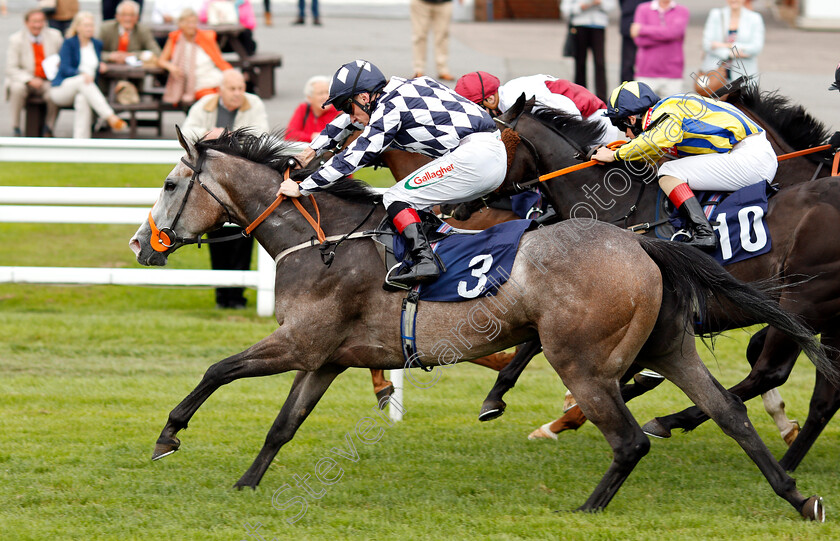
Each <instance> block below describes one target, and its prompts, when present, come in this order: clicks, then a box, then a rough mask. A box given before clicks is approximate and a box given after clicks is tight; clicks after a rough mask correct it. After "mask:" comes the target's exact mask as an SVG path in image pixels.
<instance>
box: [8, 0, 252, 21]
mask: <svg viewBox="0 0 840 541" xmlns="http://www.w3.org/2000/svg"><path fill="white" fill-rule="evenodd" d="M266 2H268V0H266ZM8 14H9V7H8V6H7V2H6V0H0V17H5V16H6V15H8Z"/></svg>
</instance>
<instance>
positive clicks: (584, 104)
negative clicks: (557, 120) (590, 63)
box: [545, 79, 607, 118]
mask: <svg viewBox="0 0 840 541" xmlns="http://www.w3.org/2000/svg"><path fill="white" fill-rule="evenodd" d="M545 86H547V87H548V89H549V90H551V91H552V92H553V93H554V94H563V95H564V96H566V97H567V98H569V99H570V100H572V101H573V102H575V105H576V106H577V108H578V111H580V116H582V117H583V118H588V117H590V116H592V114H593V113H594V112H595V111H598V110H600V109H606V108H607V104H606V103H604V102H603V101H601V100H600V98H598V96H596V95H595V94H593V93H592V92H590V91H588V90H587V89H585V88H584V87H582V86H580V85H576V84H575V83H573V82H571V81H567V80H565V79H557V80H554V81H546V82H545Z"/></svg>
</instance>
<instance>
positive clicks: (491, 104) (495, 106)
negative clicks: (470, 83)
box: [479, 92, 501, 116]
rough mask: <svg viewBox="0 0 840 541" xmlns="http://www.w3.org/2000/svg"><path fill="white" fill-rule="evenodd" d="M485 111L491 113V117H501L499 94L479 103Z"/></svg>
mask: <svg viewBox="0 0 840 541" xmlns="http://www.w3.org/2000/svg"><path fill="white" fill-rule="evenodd" d="M479 105H481V106H482V107H484V109H485V110H486V111H487V112H488V113H490V116H499V115H500V114H501V111H499V93H498V92H496V93H495V94H492V95H490V96H487V97H486V98H484V99H483V100H482V101H481V103H479Z"/></svg>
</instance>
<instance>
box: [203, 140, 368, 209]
mask: <svg viewBox="0 0 840 541" xmlns="http://www.w3.org/2000/svg"><path fill="white" fill-rule="evenodd" d="M283 135H284V133H283V132H282V131H277V132H271V133H261V134H257V133H255V132H254V131H253V130H252V129H250V128H238V129H236V130H233V131H228V130H225V132H224V133H223V134H222V135H220V136H219V137H218V138H216V139H203V138H202V139H199V140H198V141H196V142H195V143H194V145H195V148H196V149H197V150H198V152H206V151H207V150H216V151H218V152H222V153H223V154H228V155H230V156H237V157H240V158H244V159H246V160H249V161H252V162H254V163H259V164H262V165H265V166H267V167H270V168H271V169H274V170H275V171H277V172H278V173H280V174H283V173H285V172H286V170H287V169H288V168H289V167H290V166H291V165H293V164H294V163H295V162H294V160H293V158H294V156H295V154H296V152H294V151H293V147H294V146H295V145H296V143H293V142H290V141H286V140H285V139H284V138H283ZM314 170H315V169H314V168H307V169H305V170H298V171H295V173H294V174H292V175H291V177H292V178H293V179H294V180H303V179H304V178H306V177H307V176H309V175H310V174H311V173H312V172H313V171H314ZM324 191H325V192H328V193H329V194H331V195H334V196H335V197H338V198H339V199H343V200H345V201H349V202H351V203H368V204H374V203H379V202H381V201H382V195H381V194H379V193H378V192H376V191H374V190H372V189H371V188H370V186H368V185H367V184H365V183H364V182H362V181H361V180H358V179H352V178H346V177H345V178H342V179H339V180H338V181H336V182H335V183H334V184H333V185H332V186H330V187H329V188H328V189H326V190H324Z"/></svg>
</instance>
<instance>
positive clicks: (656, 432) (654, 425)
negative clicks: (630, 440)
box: [642, 418, 671, 439]
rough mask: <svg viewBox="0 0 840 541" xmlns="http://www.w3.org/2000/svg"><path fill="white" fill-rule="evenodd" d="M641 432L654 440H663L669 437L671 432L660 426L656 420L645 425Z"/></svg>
mask: <svg viewBox="0 0 840 541" xmlns="http://www.w3.org/2000/svg"><path fill="white" fill-rule="evenodd" d="M642 432H644V433H645V434H647V435H648V436H652V437H654V438H661V439H665V438H670V437H671V431H670V430H668V429H667V428H665V427H664V426H662V423H660V422H659V419H658V418H655V419H653V420H652V421H648V422H647V423H645V426H643V427H642Z"/></svg>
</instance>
